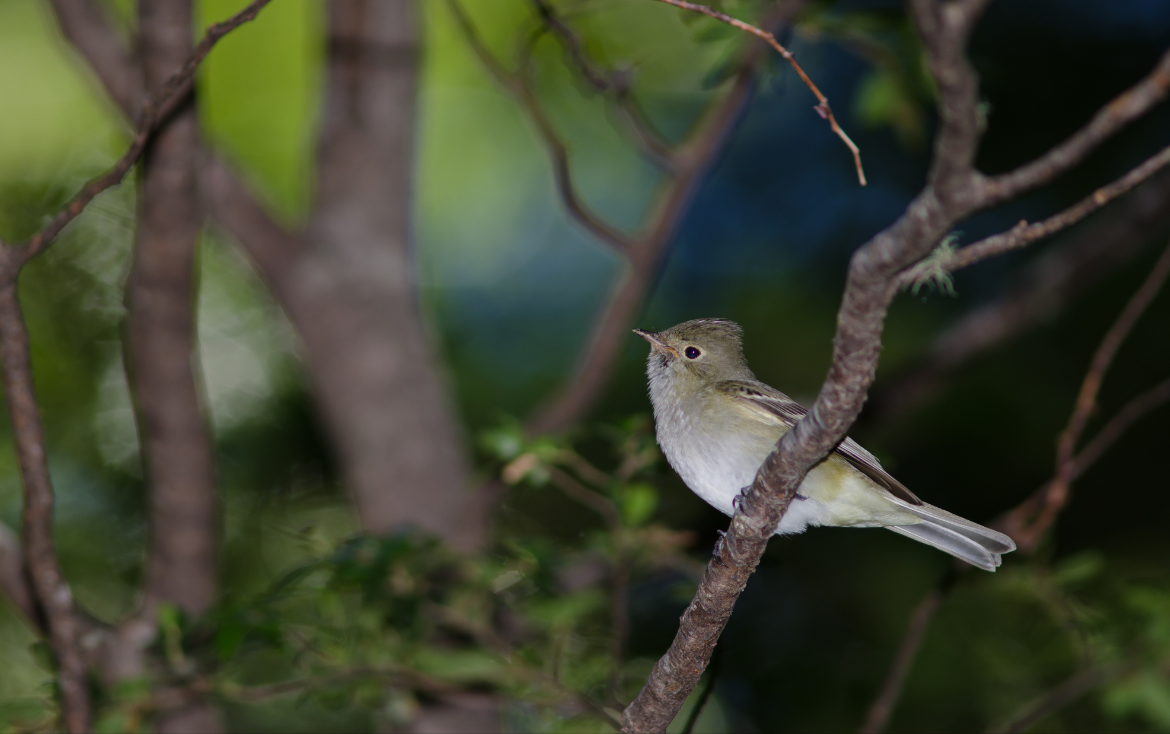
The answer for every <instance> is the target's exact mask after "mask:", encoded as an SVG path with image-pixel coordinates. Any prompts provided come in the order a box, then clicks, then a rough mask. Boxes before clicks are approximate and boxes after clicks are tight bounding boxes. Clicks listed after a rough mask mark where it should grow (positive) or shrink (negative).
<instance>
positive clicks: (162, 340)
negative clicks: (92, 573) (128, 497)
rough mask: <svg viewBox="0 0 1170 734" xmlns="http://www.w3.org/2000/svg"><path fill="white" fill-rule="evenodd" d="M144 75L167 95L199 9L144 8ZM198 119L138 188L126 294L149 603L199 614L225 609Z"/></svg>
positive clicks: (167, 3)
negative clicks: (206, 359)
mask: <svg viewBox="0 0 1170 734" xmlns="http://www.w3.org/2000/svg"><path fill="white" fill-rule="evenodd" d="M138 12H139V31H140V38H141V43H142V60H143V72H144V74H143V76H144V78H145V80H146V84H147V87H148V88H151V89H154V88H158V87H159V86H161V85H162V84H163V83H164V82H165V81H166V79H167V77H169V76H170V75H171V73H172V72H174V70H175V69H177V68H179V67H180V66H182V64H183V62H184V60H185V59H186V58H187V56H188V54H190V52H191V5H190V3H189V2H186V1H185V0H142V1H141V2H140V3H139V5H138ZM198 144H199V131H198V120H197V119H196V116H195V109H194V107H193V106H192V105H190V104H188V105H185V106H182V107H180V108H179V109H178V110H176V112H175V113H174V114H173V117H172V118H171V119H170V120H168V121H167V122H166V123H165V127H163V128H162V129H160V130H159V131H158V133H156V135H155V137H154V139H153V141H152V142H151V144H150V145H149V147H148V148H147V151H146V155H145V156H144V160H143V165H142V173H141V177H140V182H139V187H140V188H139V214H138V233H137V241H136V243H135V248H134V256H133V263H132V266H131V271H130V277H129V280H128V282H127V284H126V305H127V322H126V331H125V344H126V357H127V359H126V364H127V369H128V372H129V376H130V388H131V393H132V394H133V396H134V402H135V408H136V410H137V417H138V425H139V436H140V437H141V441H142V459H143V464H144V469H145V474H146V478H147V485H148V488H149V493H150V528H151V539H150V553H149V562H148V568H147V581H146V593H147V595H148V597H149V601H151V602H158V601H165V602H169V603H172V604H175V605H176V606H178V607H179V608H180V609H182V610H183V611H185V612H187V613H188V614H192V615H197V614H200V613H201V612H203V611H205V610H206V609H207V608H208V607H209V606H211V604H212V603H213V602H214V601H215V588H216V581H215V579H216V545H217V543H218V512H219V510H218V499H217V496H216V488H215V476H214V471H213V468H212V467H213V459H212V447H211V436H210V431H209V428H208V425H207V421H206V420H205V418H204V415H203V411H202V407H201V405H200V390H199V388H198V386H197V382H196V380H197V368H196V366H195V363H194V360H195V359H196V358H197V357H196V351H195V306H196V289H195V247H196V243H197V241H198V237H199V228H200V219H199V210H198V206H197V203H198V201H197V198H196V188H195V157H196V151H197V150H198Z"/></svg>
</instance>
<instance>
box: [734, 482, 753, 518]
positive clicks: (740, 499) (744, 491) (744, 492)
mask: <svg viewBox="0 0 1170 734" xmlns="http://www.w3.org/2000/svg"><path fill="white" fill-rule="evenodd" d="M751 489H752V488H751V485H748V486H746V487H744V488H743V489H741V490H739V494H737V495H735V498H734V499H732V500H731V511H732V513H736V512H739V510H740V506H741V505H742V504H743V501H744V498H746V497H747V493H748V492H750V491H751Z"/></svg>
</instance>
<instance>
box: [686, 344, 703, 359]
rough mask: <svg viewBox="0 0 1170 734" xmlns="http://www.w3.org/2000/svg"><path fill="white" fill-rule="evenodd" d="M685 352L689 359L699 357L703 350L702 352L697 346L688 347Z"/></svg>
mask: <svg viewBox="0 0 1170 734" xmlns="http://www.w3.org/2000/svg"><path fill="white" fill-rule="evenodd" d="M683 354H685V355H687V359H698V358H699V355H700V354H702V352H700V351H699V350H698V349H697V348H696V347H687V350H686V351H685V352H683Z"/></svg>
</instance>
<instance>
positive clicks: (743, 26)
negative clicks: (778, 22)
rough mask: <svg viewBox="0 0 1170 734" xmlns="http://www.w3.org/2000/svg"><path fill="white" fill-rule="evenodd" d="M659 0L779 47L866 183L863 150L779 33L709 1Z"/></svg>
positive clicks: (777, 48) (776, 47)
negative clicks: (814, 99) (784, 43)
mask: <svg viewBox="0 0 1170 734" xmlns="http://www.w3.org/2000/svg"><path fill="white" fill-rule="evenodd" d="M658 2H661V3H666V4H667V5H673V6H674V7H676V8H681V9H683V10H690V11H693V12H696V13H702V14H703V15H706V16H707V17H709V18H714V19H715V20H718V21H720V22H722V23H726V24H728V25H730V26H732V27H733V28H738V29H739V30H741V31H744V32H745V33H750V34H752V35H753V36H755V37H756V38H759V39H761V40H763V41H764V42H765V43H767V44H768V45H769V46H771V47H772V48H774V49H776V53H778V54H780V56H781V58H783V59H784V60H785V61H787V62H788V63H789V65H791V66H792V68H793V69H795V70H796V73H797V75H799V76H800V80H801V81H802V82H804V85H805V86H806V87H808V88H809V90H810V91H811V92H812V93H813V96H814V97H816V98H817V106H816V107H814V108H813V109H815V110H816V112H817V114H818V115H820V116H821V117H822V118H824V119H826V120H828V121H829V127H830V128H832V130H833V132H834V133H835V134H836V135H837V137H839V138H841V141H842V142H843V143H845V147H847V148H849V152H850V153H852V154H853V165H854V167H856V168H857V180H858V182H860V183H861V185H862V186H865V171H864V170H863V169H862V167H861V151H860V150H859V149H858V147H857V145H855V144H854V142H853V141H852V140H850V139H849V136H848V135H846V134H845V131H844V130H842V129H841V126H840V125H838V124H837V118H836V117H835V116H834V115H833V110H832V108H830V107H829V99H828V98H827V97H826V96H825V95H824V94H823V93H821V90H820V89H818V88H817V85H816V84H814V83H813V80H812V79H809V77H808V74H806V73H805V72H804V69H802V68H801V67H800V64H798V63H796V57H795V56H793V55H792V52H791V51H789V50H788V49H786V48H784V46H782V45H780V42H779V41H777V40H776V36H774V35H773V34H771V33H769V32H768V31H765V30H763V29H762V28H757V27H756V26H754V25H751V24H749V23H744V22H743V21H742V20H738V19H736V18H733V17H731V16H730V15H727V14H726V13H720V12H719V11H718V10H712V9H711V8H709V7H707V6H706V5H698V4H696V3H691V2H687V1H686V0H658Z"/></svg>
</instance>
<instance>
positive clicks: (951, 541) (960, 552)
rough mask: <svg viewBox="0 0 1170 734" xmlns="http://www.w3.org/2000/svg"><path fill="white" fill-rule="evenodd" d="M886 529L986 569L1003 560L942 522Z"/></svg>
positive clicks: (992, 567) (988, 569)
mask: <svg viewBox="0 0 1170 734" xmlns="http://www.w3.org/2000/svg"><path fill="white" fill-rule="evenodd" d="M886 530H893V531H894V532H895V533H897V534H899V535H905V536H906V537H907V538H913V539H914V540H917V541H918V542H920V543H926V544H927V545H930V546H934V547H935V548H938V549H939V550H940V551H942V552H944V553H950V554H951V555H952V556H954V557H955V558H958V559H960V560H964V561H966V562H967V563H970V564H971V565H972V566H977V567H978V568H982V569H983V570H984V571H995V569H996V568H998V567H999V564H1000V562H1001V559H1000V554H999V553H995V552H992V551H990V550H988V549H987V548H985V547H984V546H983V545H982V544H981V543H979V542H978V541H976V540H975V539H972V538H969V537H967V536H966V535H964V534H962V533H959V532H956V531H954V530H951V529H950V528H949V527H946V526H944V525H941V524H935V523H933V522H922V523H918V524H915V525H888V526H886ZM988 532H993V531H988ZM997 535H998V533H997ZM1005 537H1006V536H1005ZM1013 547H1014V546H1013ZM1005 552H1006V551H1005Z"/></svg>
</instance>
